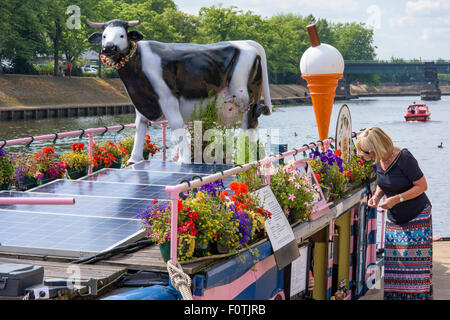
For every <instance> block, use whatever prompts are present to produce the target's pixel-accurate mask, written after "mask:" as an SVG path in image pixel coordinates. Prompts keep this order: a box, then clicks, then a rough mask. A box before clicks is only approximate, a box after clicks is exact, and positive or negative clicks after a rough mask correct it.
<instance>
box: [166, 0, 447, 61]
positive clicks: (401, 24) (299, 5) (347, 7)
mask: <svg viewBox="0 0 450 320" xmlns="http://www.w3.org/2000/svg"><path fill="white" fill-rule="evenodd" d="M174 1H175V3H176V4H177V6H178V9H179V10H181V11H184V12H187V13H190V14H194V15H198V11H199V9H200V8H201V7H209V6H212V5H219V4H220V3H221V4H222V7H230V6H231V5H234V6H237V7H238V8H239V9H242V10H244V11H247V10H250V11H252V12H254V13H255V14H259V15H261V16H262V17H270V16H272V15H275V14H278V13H289V12H291V13H296V14H300V15H302V16H307V15H308V14H310V13H311V14H313V15H314V16H315V17H316V18H325V19H327V20H329V21H333V22H353V21H355V22H364V23H366V24H367V25H368V26H370V27H371V28H372V29H373V30H374V45H376V46H377V49H376V53H377V57H378V58H379V59H390V58H391V57H392V56H394V57H401V58H405V59H411V58H421V59H423V60H434V59H437V58H443V59H446V60H450V0H411V1H404V0H381V1H376V0H309V1H306V0H217V1H216V0H174Z"/></svg>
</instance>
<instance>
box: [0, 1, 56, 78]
mask: <svg viewBox="0 0 450 320" xmlns="http://www.w3.org/2000/svg"><path fill="white" fill-rule="evenodd" d="M44 1H45V0H36V1H34V0H10V1H5V2H4V3H2V5H1V6H0V16H1V17H2V19H0V30H1V32H0V58H6V59H10V60H11V61H12V64H13V66H14V69H15V72H17V73H34V72H35V71H34V68H33V65H32V63H33V59H34V57H35V56H36V54H38V53H41V54H43V53H45V52H46V51H47V49H48V48H47V46H46V39H45V30H44V28H43V25H42V23H41V21H42V19H43V14H42V10H41V7H42V5H43V4H44Z"/></svg>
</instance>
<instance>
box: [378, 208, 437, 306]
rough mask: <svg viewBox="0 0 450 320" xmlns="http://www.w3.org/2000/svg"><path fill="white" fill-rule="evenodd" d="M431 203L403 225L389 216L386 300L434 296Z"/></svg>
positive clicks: (385, 280)
mask: <svg viewBox="0 0 450 320" xmlns="http://www.w3.org/2000/svg"><path fill="white" fill-rule="evenodd" d="M432 239H433V229H432V225H431V206H430V205H427V206H426V207H425V209H424V210H423V211H422V212H421V213H420V214H419V215H418V216H417V217H416V218H414V219H413V220H411V221H409V222H408V223H407V224H404V225H397V224H394V223H392V222H391V221H390V220H389V219H387V220H386V237H385V249H384V300H429V299H433V283H432V267H433V250H432Z"/></svg>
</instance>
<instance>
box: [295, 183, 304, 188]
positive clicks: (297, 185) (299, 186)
mask: <svg viewBox="0 0 450 320" xmlns="http://www.w3.org/2000/svg"><path fill="white" fill-rule="evenodd" d="M294 186H295V189H300V188H301V187H302V186H301V185H300V183H298V182H296V183H295V184H294Z"/></svg>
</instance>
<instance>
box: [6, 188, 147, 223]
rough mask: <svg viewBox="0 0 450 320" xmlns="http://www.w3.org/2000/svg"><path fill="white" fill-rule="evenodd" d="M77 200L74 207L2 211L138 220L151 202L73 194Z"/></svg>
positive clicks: (17, 206)
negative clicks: (139, 213) (139, 212)
mask: <svg viewBox="0 0 450 320" xmlns="http://www.w3.org/2000/svg"><path fill="white" fill-rule="evenodd" d="M67 196H68V195H67V194H59V193H58V194H48V193H38V192H17V191H8V192H2V193H0V197H56V198H57V197H67ZM70 196H73V198H75V204H74V205H23V204H14V205H0V210H2V209H6V210H20V211H26V212H39V213H52V214H60V215H76V216H91V217H110V218H123V219H136V216H137V211H138V209H141V208H146V207H147V206H148V205H149V203H150V200H145V199H141V200H138V199H126V198H107V197H95V196H84V195H76V194H71V195H70Z"/></svg>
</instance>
